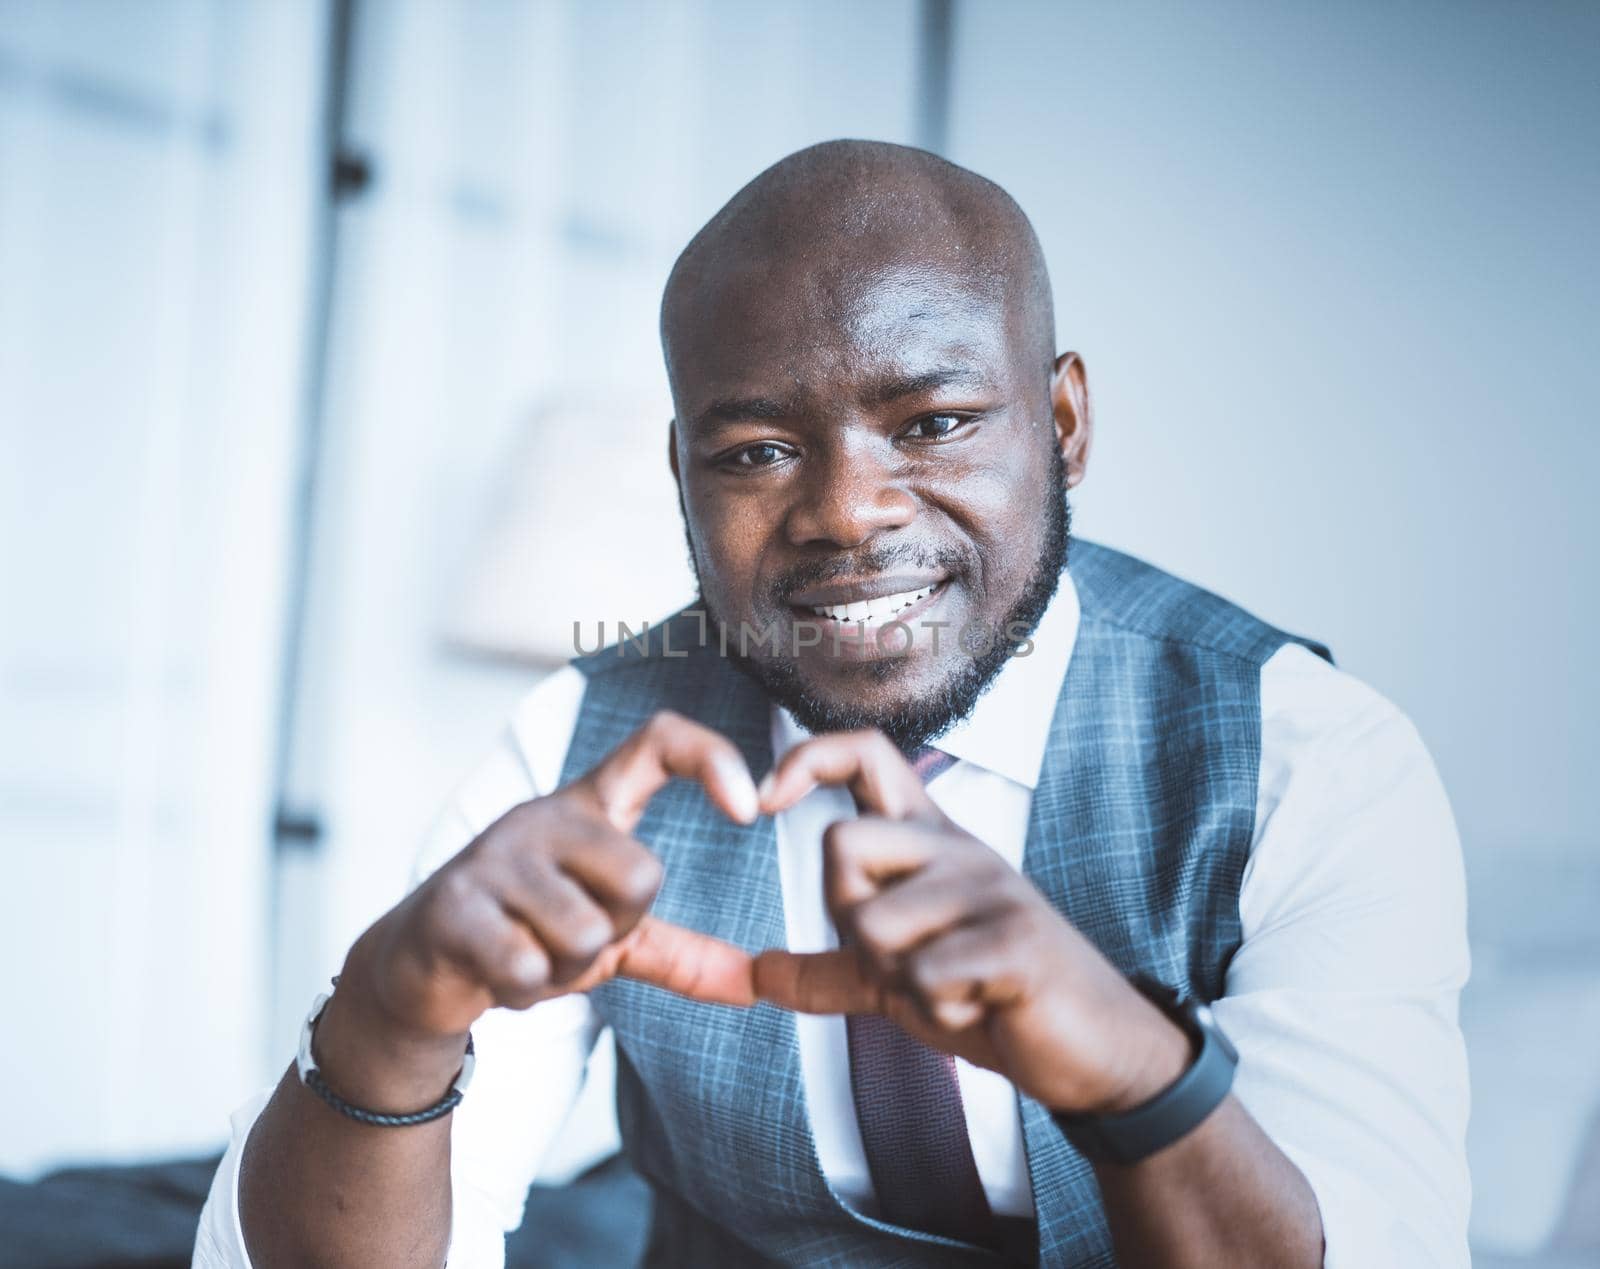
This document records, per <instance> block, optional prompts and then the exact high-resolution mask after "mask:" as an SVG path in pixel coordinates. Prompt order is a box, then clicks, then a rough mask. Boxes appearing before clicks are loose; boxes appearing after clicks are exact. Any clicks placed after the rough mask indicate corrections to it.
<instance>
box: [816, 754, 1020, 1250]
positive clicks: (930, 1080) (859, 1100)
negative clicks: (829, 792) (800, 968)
mask: <svg viewBox="0 0 1600 1269" xmlns="http://www.w3.org/2000/svg"><path fill="white" fill-rule="evenodd" d="M954 763H955V759H954V758H953V757H951V756H950V755H949V754H947V753H942V752H941V751H939V750H937V749H934V748H932V747H925V748H923V749H920V750H918V751H917V753H916V754H915V755H913V757H912V761H911V765H912V766H913V767H914V768H915V769H916V771H917V774H919V775H920V776H921V777H922V782H923V783H924V784H926V783H928V781H930V780H932V779H933V778H934V777H935V776H937V775H939V774H940V773H941V772H943V771H946V770H948V769H949V768H950V767H951V766H952V765H953V764H954ZM845 1030H846V1034H847V1035H848V1037H849V1042H850V1088H851V1091H852V1092H853V1093H854V1094H855V1103H856V1119H857V1121H858V1122H859V1123H860V1125H861V1144H862V1145H863V1146H865V1147H866V1155H867V1168H868V1170H869V1171H870V1172H871V1173H872V1188H873V1189H874V1190H875V1191H876V1192H877V1195H878V1208H879V1215H880V1216H881V1217H882V1219H884V1220H886V1221H889V1222H890V1223H892V1224H895V1225H904V1226H906V1227H907V1228H909V1229H920V1230H924V1231H926V1232H928V1233H932V1234H943V1235H944V1236H945V1237H947V1238H958V1239H961V1240H962V1241H965V1242H972V1243H979V1244H989V1245H993V1242H994V1238H995V1224H994V1216H993V1213H991V1212H990V1210H989V1200H988V1197H987V1196H986V1195H985V1194H984V1192H983V1183H982V1182H981V1181H980V1180H979V1179H978V1165H977V1163H976V1161H974V1159H973V1157H972V1141H971V1139H970V1138H969V1137H968V1136H967V1115H966V1111H965V1110H964V1109H963V1108H962V1104H961V1085H960V1084H959V1083H958V1082H957V1080H956V1062H955V1059H954V1058H953V1057H951V1056H950V1055H949V1054H947V1053H940V1052H939V1051H938V1050H937V1049H931V1048H929V1047H928V1046H927V1045H926V1044H924V1043H922V1041H921V1040H918V1039H916V1038H915V1037H913V1036H911V1035H909V1034H907V1033H906V1032H905V1031H904V1030H902V1029H901V1027H900V1025H899V1024H898V1023H894V1022H890V1021H889V1019H887V1018H885V1017H883V1016H882V1015H881V1014H875V1013H869V1014H850V1015H848V1016H847V1017H846V1018H845Z"/></svg>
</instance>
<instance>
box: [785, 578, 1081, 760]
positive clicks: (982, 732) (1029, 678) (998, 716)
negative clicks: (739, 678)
mask: <svg viewBox="0 0 1600 1269" xmlns="http://www.w3.org/2000/svg"><path fill="white" fill-rule="evenodd" d="M1032 639H1033V647H1032V649H1031V650H1030V651H1029V652H1028V654H1027V655H1026V656H1014V657H1011V658H1010V659H1009V660H1007V661H1006V663H1005V665H1004V666H1003V667H1001V670H1000V673H999V674H997V675H996V676H995V679H994V681H993V682H992V683H991V684H990V685H989V690H988V691H987V692H985V693H984V694H983V695H982V696H980V697H979V698H978V703H977V705H976V706H975V707H974V708H973V711H972V713H970V714H968V715H967V717H966V718H964V719H962V720H961V721H960V722H959V723H957V724H956V725H955V726H954V727H952V728H951V729H950V730H949V731H947V732H946V733H945V734H944V735H943V736H941V737H939V738H938V739H937V740H935V741H934V744H935V745H937V746H938V747H939V748H940V749H942V750H944V751H945V752H946V753H948V754H951V755H953V756H954V757H956V758H959V759H960V760H961V761H963V762H970V763H972V764H974V765H975V766H979V767H983V768H984V769H986V770H988V771H993V772H995V773H996V774H997V775H1002V776H1005V777H1006V779H1008V780H1012V781H1014V782H1016V783H1017V784H1020V785H1021V786H1022V787H1023V788H1025V789H1030V790H1031V789H1032V788H1033V787H1034V786H1035V785H1036V784H1037V783H1038V782H1039V768H1040V767H1041V766H1042V765H1043V763H1044V751H1045V746H1046V745H1047V744H1048V743H1049V740H1050V724H1051V721H1052V720H1053V719H1054V718H1055V713H1056V701H1057V699H1058V698H1059V697H1060V695H1061V685H1062V683H1063V681H1064V680H1065V679H1066V675H1067V665H1068V663H1069V662H1070V661H1071V660H1072V649H1073V646H1074V645H1075V644H1076V643H1077V641H1078V590H1077V587H1076V586H1074V585H1073V584H1072V575H1071V574H1070V573H1063V574H1062V575H1061V584H1060V586H1058V587H1057V588H1056V593H1055V597H1054V598H1053V599H1051V601H1050V604H1049V606H1048V607H1047V608H1046V609H1045V611H1044V616H1043V617H1041V618H1040V619H1039V625H1038V627H1037V629H1035V630H1034V632H1033V636H1032ZM773 713H774V717H773V726H772V739H773V752H774V755H775V756H776V757H779V758H781V757H782V756H783V755H784V754H785V753H787V752H788V751H789V750H790V749H791V748H793V747H794V746H795V745H797V744H799V743H800V742H801V741H802V740H804V739H805V738H806V736H807V735H808V734H809V733H807V732H806V730H805V728H803V727H801V726H800V724H799V723H797V722H796V721H795V720H794V716H793V715H792V714H790V713H789V711H788V710H786V709H783V708H781V707H778V706H774V707H773Z"/></svg>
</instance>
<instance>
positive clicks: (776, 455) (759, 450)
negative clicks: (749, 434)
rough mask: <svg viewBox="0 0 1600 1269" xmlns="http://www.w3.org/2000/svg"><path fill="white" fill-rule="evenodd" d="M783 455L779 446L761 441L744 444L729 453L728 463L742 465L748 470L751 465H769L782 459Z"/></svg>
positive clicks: (736, 465)
mask: <svg viewBox="0 0 1600 1269" xmlns="http://www.w3.org/2000/svg"><path fill="white" fill-rule="evenodd" d="M784 456H785V455H784V450H783V448H782V447H781V446H778V445H773V444H771V443H769V442H766V441H763V442H761V443H760V444H758V445H746V446H745V447H744V448H743V449H741V450H736V451H734V452H733V453H732V454H729V455H728V465H729V466H731V467H742V468H744V469H745V470H746V471H748V470H750V469H751V468H752V467H771V466H772V464H774V463H776V462H780V461H782V459H783V458H784Z"/></svg>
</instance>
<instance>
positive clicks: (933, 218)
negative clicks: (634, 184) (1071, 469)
mask: <svg viewBox="0 0 1600 1269" xmlns="http://www.w3.org/2000/svg"><path fill="white" fill-rule="evenodd" d="M797 268H798V269H799V270H801V271H803V272H804V274H805V275H806V277H807V279H808V282H810V284H812V285H813V286H815V288H816V290H817V291H818V293H819V295H827V294H830V293H834V292H837V291H838V290H839V289H841V280H842V279H847V278H849V277H850V276H852V275H855V276H859V275H861V274H863V273H864V272H871V271H888V270H896V269H899V270H906V271H908V272H910V273H913V274H915V273H919V272H924V273H928V274H929V275H931V276H933V277H934V279H935V280H937V279H938V277H940V276H942V278H943V279H944V281H945V282H947V283H951V284H955V285H961V286H965V287H967V288H969V289H970V290H971V291H972V292H973V293H975V294H980V295H985V296H988V297H991V298H992V299H993V300H994V301H996V302H998V304H999V305H1000V306H1001V307H1002V310H1003V311H1004V312H1005V314H1006V319H1007V320H1006V325H1007V326H1008V328H1009V330H1008V335H1009V337H1010V339H1012V340H1013V341H1021V343H1022V345H1023V347H1022V348H1020V349H1019V350H1018V351H1019V352H1022V354H1023V356H1024V357H1025V358H1026V359H1027V360H1028V361H1030V362H1032V363H1034V364H1036V365H1037V366H1038V367H1039V368H1040V371H1041V373H1043V371H1044V370H1045V369H1046V368H1047V367H1048V366H1049V364H1050V362H1051V360H1052V358H1053V356H1054V353H1055V321H1054V312H1053V306H1052V303H1051V297H1050V278H1049V274H1048V272H1047V270H1046V268H1045V263H1044V254H1043V252H1042V251H1041V250H1040V247H1039V240H1038V237H1037V236H1036V235H1035V234H1034V232H1033V226H1032V225H1031V224H1030V223H1029V222H1028V218H1027V216H1026V215H1024V214H1023V211H1022V209H1021V208H1020V207H1019V206H1017V203H1016V200H1015V199H1013V198H1012V197H1011V196H1010V195H1009V194H1007V193H1006V192H1005V190H1003V189H1001V188H1000V187H999V186H998V185H996V184H995V183H994V182H993V181H989V180H985V179H984V178H983V177H981V176H979V175H977V174H976V173H975V172H970V171H968V170H967V169H966V168H963V167H958V166H956V165H955V164H954V163H950V162H947V161H946V160H944V159H942V158H940V157H938V156H937V155H935V154H930V153H928V152H927V151H926V150H917V149H913V148H911V147H910V146H903V145H891V144H889V143H887V142H882V141H827V142H824V143H822V144H820V145H814V146H810V147H808V148H807V149H804V150H800V151H798V152H796V153H794V154H791V155H789V156H788V157H787V158H785V159H781V160H779V161H778V162H777V163H775V164H773V165H772V166H771V167H769V168H768V169H767V170H766V171H764V172H762V173H761V174H760V175H759V176H757V177H756V178H755V179H754V180H752V181H751V182H750V183H749V184H747V185H746V186H745V187H744V188H743V189H741V190H740V191H739V192H738V193H737V194H735V195H734V196H733V197H732V198H731V199H730V200H729V201H728V202H727V204H726V205H725V206H724V207H723V208H722V210H720V211H719V212H717V214H716V215H715V216H713V217H712V218H711V220H710V221H708V222H707V224H706V225H705V227H704V228H702V229H701V230H700V232H699V233H697V234H696V235H695V236H694V238H693V239H692V240H691V241H690V243H689V245H688V246H687V247H685V248H684V250H683V253H682V254H681V255H680V256H679V257H678V260H677V263H676V264H675V265H674V267H673V270H672V273H671V276H670V277H669V278H668V280H667V286H666V290H665V293H664V294H663V297H662V303H661V341H662V349H663V351H664V353H665V354H666V360H667V370H668V373H669V374H670V375H671V376H672V378H673V381H674V383H675V384H676V382H677V380H678V370H679V368H678V366H677V364H676V363H677V357H676V355H675V352H676V350H677V348H678V347H679V345H680V344H681V342H682V340H681V336H682V334H683V331H684V328H685V324H686V323H687V324H693V323H696V322H698V321H699V320H701V318H702V317H703V315H704V314H705V313H706V312H707V311H708V310H709V309H711V308H714V307H716V306H718V305H720V304H723V303H725V302H726V301H727V300H728V298H729V296H730V294H731V293H733V292H737V291H738V290H739V289H740V288H742V287H744V286H754V287H762V286H769V285H772V284H774V283H779V282H780V281H781V282H782V283H784V284H787V285H789V286H791V287H792V285H793V279H794V276H795V273H796V270H797Z"/></svg>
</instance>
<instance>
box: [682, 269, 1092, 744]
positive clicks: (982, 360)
mask: <svg viewBox="0 0 1600 1269" xmlns="http://www.w3.org/2000/svg"><path fill="white" fill-rule="evenodd" d="M713 298H714V302H711V303H702V304H700V305H698V306H697V307H696V310H695V319H694V320H693V321H692V322H684V323H682V325H683V326H684V327H686V328H688V329H683V330H677V331H674V334H673V337H672V369H673V387H674V395H675V398H676V404H677V407H678V417H677V422H676V430H675V438H674V459H675V466H676V469H677V472H678V477H679V487H680V491H681V495H682V502H683V507H684V516H685V520H686V524H687V528H688V532H689V540H690V546H691V551H692V553H693V558H694V564H695V568H696V571H697V573H698V575H699V580H700V586H701V594H702V598H703V599H704V601H705V603H706V605H707V607H708V608H709V610H710V612H711V614H712V615H713V616H714V617H715V618H716V619H717V620H719V621H720V622H722V623H723V624H724V625H725V627H726V628H727V631H728V640H729V643H728V647H729V651H730V653H733V654H737V653H740V652H741V651H742V652H743V655H744V660H745V664H744V668H746V669H747V670H749V671H750V672H751V673H753V674H755V675H756V677H757V678H758V679H760V680H761V681H762V682H763V683H764V684H765V685H766V686H767V687H768V689H769V690H770V691H771V692H772V694H773V695H774V696H775V697H776V698H777V699H778V700H779V701H780V703H783V704H785V705H787V706H789V707H790V708H791V709H793V710H795V712H796V713H797V715H798V716H799V718H800V721H801V722H802V723H803V724H805V725H806V726H808V727H810V728H812V729H813V730H825V729H828V730H831V729H837V728H840V727H845V726H861V725H875V726H880V727H882V728H883V729H884V730H885V731H887V732H888V733H889V734H890V735H891V737H893V738H895V739H897V740H899V741H901V742H902V743H904V744H908V745H909V744H916V743H921V742H922V741H923V740H925V739H926V738H927V737H928V736H929V735H931V734H936V733H937V732H938V731H942V730H943V729H944V726H947V725H948V724H949V723H950V722H953V721H954V720H955V718H956V717H959V716H960V715H961V714H964V713H965V712H966V711H967V710H968V709H970V708H971V705H972V703H973V702H974V701H975V700H976V698H977V695H978V693H979V692H981V690H982V688H983V687H984V686H986V685H987V682H988V680H989V679H990V678H992V677H993V674H994V673H995V672H996V671H997V670H998V668H999V666H1000V665H1001V664H1002V663H1003V660H1004V645H1003V643H998V642H995V641H992V642H991V643H990V644H989V655H987V656H986V655H983V648H984V639H983V636H984V635H986V634H987V635H989V636H991V638H992V637H993V636H995V635H996V634H998V635H1004V634H1005V633H1006V628H1007V626H1008V624H1010V623H1014V622H1017V621H1019V620H1020V621H1021V622H1023V623H1024V624H1025V627H1026V629H1024V630H1022V631H1017V632H1015V633H1016V634H1017V635H1018V637H1020V635H1021V634H1025V633H1026V630H1027V629H1031V628H1032V624H1033V622H1034V621H1036V620H1037V618H1038V616H1039V613H1040V612H1042V610H1043V607H1044V604H1045V602H1047V601H1048V599H1049V596H1050V595H1051V594H1052V593H1053V592H1054V589H1055V583H1056V578H1057V575H1058V573H1059V569H1060V567H1061V564H1062V559H1063V555H1064V551H1065V533H1066V523H1065V516H1066V511H1065V501H1064V496H1063V495H1064V490H1063V488H1062V470H1063V469H1062V466H1061V458H1060V450H1059V448H1058V436H1057V432H1056V427H1055V423H1054V419H1053V415H1052V409H1051V367H1050V365H1049V364H1048V362H1046V363H1045V364H1034V363H1035V361H1036V360H1037V358H1035V357H1030V356H1027V355H1026V354H1025V353H1023V352H1022V351H1021V350H1025V349H1029V348H1031V347H1033V346H1034V344H1035V343H1036V341H1035V340H1032V339H1029V338H1027V337H1026V333H1025V332H1021V331H1018V330H1016V329H1014V326H1015V325H1016V319H1008V316H1007V306H1006V305H1005V303H1004V299H1003V295H1002V294H1001V293H1000V291H999V288H993V289H992V290H985V289H984V288H982V287H977V286H974V285H972V284H970V283H968V282H966V281H965V280H963V279H962V278H961V277H960V275H959V273H958V272H956V271H954V270H946V269H941V268H939V267H937V266H936V265H931V264H929V263H928V262H926V261H921V262H915V263H912V264H906V265H897V266H888V267H881V268H874V269H871V270H861V269H854V270H851V269H838V270H837V271H826V270H818V269H817V268H816V266H815V263H814V262H807V261H800V262H797V263H792V264H780V265H774V264H772V263H771V262H764V263H763V264H762V265H760V266H759V268H755V267H751V268H748V269H747V270H746V271H745V272H744V273H743V274H739V275H735V276H732V277H730V278H728V279H727V280H725V281H724V282H723V283H722V284H721V285H720V286H718V287H717V289H716V291H715V293H714V297H713ZM891 622H895V623H899V624H897V625H892V626H891V625H890V623H891ZM964 631H965V632H967V634H966V637H965V638H963V637H962V634H963V632H964ZM743 632H748V633H747V635H746V634H744V633H743ZM997 647H998V649H999V650H998V652H997V651H996V648H997ZM978 679H981V680H982V681H981V682H980V681H977V680H978Z"/></svg>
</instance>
